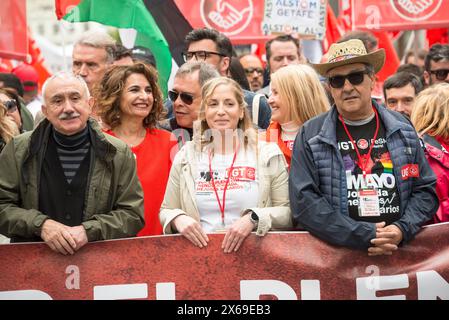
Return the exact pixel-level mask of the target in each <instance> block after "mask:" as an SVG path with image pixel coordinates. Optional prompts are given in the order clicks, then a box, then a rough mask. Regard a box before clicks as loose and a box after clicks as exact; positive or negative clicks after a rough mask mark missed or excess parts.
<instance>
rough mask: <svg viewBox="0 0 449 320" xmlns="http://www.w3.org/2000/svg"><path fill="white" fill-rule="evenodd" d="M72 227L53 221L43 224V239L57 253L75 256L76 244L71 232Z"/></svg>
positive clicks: (46, 221)
mask: <svg viewBox="0 0 449 320" xmlns="http://www.w3.org/2000/svg"><path fill="white" fill-rule="evenodd" d="M69 229H70V227H67V226H66V225H63V224H62V223H59V222H57V221H55V220H52V219H47V220H45V222H44V223H43V224H42V230H41V238H42V240H44V242H45V243H46V244H47V245H48V246H49V247H50V248H51V249H52V250H53V251H55V252H59V253H62V254H64V255H67V254H74V253H75V249H76V242H75V240H74V239H73V237H72V235H71V234H70V232H69Z"/></svg>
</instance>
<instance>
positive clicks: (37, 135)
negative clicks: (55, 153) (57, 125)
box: [26, 118, 117, 162]
mask: <svg viewBox="0 0 449 320" xmlns="http://www.w3.org/2000/svg"><path fill="white" fill-rule="evenodd" d="M87 126H88V128H89V134H90V138H91V143H92V150H93V151H94V152H95V155H96V156H98V157H99V158H100V159H103V160H104V161H107V162H109V161H112V159H113V158H114V156H115V153H116V152H117V149H116V148H115V147H114V146H113V145H112V144H111V143H109V142H108V141H107V139H106V136H105V135H104V133H103V132H102V131H101V129H100V126H99V125H98V123H97V122H96V121H95V120H94V119H92V118H89V120H88V121H87ZM52 127H53V126H52V124H51V123H50V121H48V120H47V119H44V120H42V121H41V122H40V123H39V125H38V126H37V127H36V128H35V129H34V131H33V133H32V134H31V138H30V148H29V150H28V155H27V156H26V159H28V158H30V157H32V156H35V155H37V154H38V153H39V151H41V150H44V149H46V148H45V147H46V143H47V141H48V138H49V136H50V132H51V128H52Z"/></svg>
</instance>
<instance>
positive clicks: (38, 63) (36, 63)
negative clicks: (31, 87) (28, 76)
mask: <svg viewBox="0 0 449 320" xmlns="http://www.w3.org/2000/svg"><path fill="white" fill-rule="evenodd" d="M28 43H29V45H28V47H29V54H30V57H31V61H30V64H31V65H32V66H33V67H34V68H35V69H36V71H37V73H38V74H39V88H42V85H43V84H44V82H45V80H47V78H48V77H50V75H51V74H50V72H49V71H48V69H47V68H46V67H45V64H44V57H43V56H42V54H41V50H40V49H39V47H38V46H37V43H36V40H34V39H33V37H32V36H31V33H30V32H29V33H28Z"/></svg>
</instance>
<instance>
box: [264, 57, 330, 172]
mask: <svg viewBox="0 0 449 320" xmlns="http://www.w3.org/2000/svg"><path fill="white" fill-rule="evenodd" d="M270 85H271V96H270V98H269V99H268V103H269V104H270V107H271V124H270V126H269V127H268V129H267V131H266V133H265V135H264V136H263V137H264V138H265V140H266V141H269V142H276V143H277V144H278V145H279V147H280V148H281V150H282V152H283V153H284V156H285V159H286V160H287V163H288V165H289V167H290V161H291V156H292V150H293V142H294V141H295V137H296V134H297V133H298V131H299V128H300V127H301V126H302V124H303V123H305V122H306V121H307V120H309V119H311V118H313V117H315V116H317V115H319V114H321V113H323V112H325V111H327V110H328V109H329V102H328V100H327V96H326V93H325V91H324V89H323V86H322V85H321V83H320V80H319V78H318V75H317V74H316V72H315V71H314V70H313V69H312V68H311V67H309V66H307V65H290V66H286V67H283V68H281V69H279V70H278V71H276V72H275V73H273V74H272V75H271V84H270Z"/></svg>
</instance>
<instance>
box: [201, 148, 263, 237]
mask: <svg viewBox="0 0 449 320" xmlns="http://www.w3.org/2000/svg"><path fill="white" fill-rule="evenodd" d="M233 158H234V153H231V154H225V155H222V154H215V155H214V156H213V157H212V173H211V172H210V170H209V153H208V151H204V152H202V153H201V156H200V158H199V159H198V170H197V173H196V176H195V177H194V178H195V196H196V203H197V207H198V210H199V213H200V219H201V226H202V227H203V230H204V231H205V232H217V231H223V230H225V229H226V228H227V227H229V226H230V225H232V224H233V223H234V222H235V221H236V220H238V219H239V218H240V217H241V212H242V211H243V210H245V209H248V208H253V207H256V206H257V201H258V196H259V194H258V193H259V181H258V175H257V170H256V168H257V166H256V163H257V162H256V155H255V154H254V152H253V151H252V150H244V149H243V148H241V149H240V150H239V153H238V154H237V157H236V159H235V162H234V166H233V170H232V173H231V177H230V178H229V182H228V186H227V190H226V201H225V211H224V225H223V222H222V217H221V211H220V206H219V204H218V201H217V196H216V195H215V192H214V187H213V184H212V179H211V174H213V177H214V182H215V187H216V190H217V194H218V198H219V199H220V202H221V205H223V191H224V186H225V184H226V179H227V177H228V174H229V169H230V167H231V164H232V160H233Z"/></svg>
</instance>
